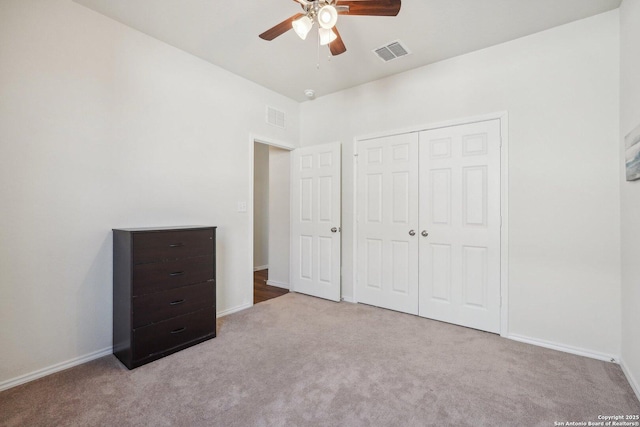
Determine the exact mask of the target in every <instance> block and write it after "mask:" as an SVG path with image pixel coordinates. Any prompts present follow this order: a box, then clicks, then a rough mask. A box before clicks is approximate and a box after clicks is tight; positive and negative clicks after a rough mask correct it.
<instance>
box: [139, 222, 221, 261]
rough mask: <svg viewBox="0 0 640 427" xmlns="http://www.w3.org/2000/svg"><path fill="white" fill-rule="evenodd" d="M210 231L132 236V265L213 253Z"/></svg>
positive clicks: (179, 231)
mask: <svg viewBox="0 0 640 427" xmlns="http://www.w3.org/2000/svg"><path fill="white" fill-rule="evenodd" d="M213 233H214V231H213V230H212V229H202V230H177V231H159V232H154V233H135V234H134V235H133V263H134V264H142V263H148V262H158V261H165V260H175V259H182V258H191V257H196V256H201V255H208V254H212V253H213Z"/></svg>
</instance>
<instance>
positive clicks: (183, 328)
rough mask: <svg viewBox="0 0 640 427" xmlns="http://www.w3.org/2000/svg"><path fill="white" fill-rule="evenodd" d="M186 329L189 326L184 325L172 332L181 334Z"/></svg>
mask: <svg viewBox="0 0 640 427" xmlns="http://www.w3.org/2000/svg"><path fill="white" fill-rule="evenodd" d="M186 330H187V328H186V327H184V326H183V327H182V328H178V329H174V330H173V331H171V333H172V334H179V333H180V332H184V331H186Z"/></svg>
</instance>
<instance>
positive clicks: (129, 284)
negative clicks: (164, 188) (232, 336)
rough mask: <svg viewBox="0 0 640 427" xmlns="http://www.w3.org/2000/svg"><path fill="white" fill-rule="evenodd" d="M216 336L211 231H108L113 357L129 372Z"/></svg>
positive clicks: (197, 228)
mask: <svg viewBox="0 0 640 427" xmlns="http://www.w3.org/2000/svg"><path fill="white" fill-rule="evenodd" d="M215 336H216V227H200V226H185V227H171V228H130V229H114V230H113V354H114V355H115V356H116V357H117V358H118V359H120V361H121V362H122V363H123V364H124V365H125V366H126V367H127V368H129V369H133V368H136V367H138V366H141V365H144V364H145V363H149V362H151V361H153V360H156V359H160V358H161V357H164V356H166V355H168V354H171V353H175V352H176V351H179V350H182V349H184V348H187V347H190V346H192V345H195V344H198V343H200V342H202V341H205V340H208V339H211V338H214V337H215Z"/></svg>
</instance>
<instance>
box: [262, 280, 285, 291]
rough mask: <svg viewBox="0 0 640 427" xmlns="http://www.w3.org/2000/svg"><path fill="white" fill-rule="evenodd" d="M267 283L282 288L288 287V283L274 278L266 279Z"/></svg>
mask: <svg viewBox="0 0 640 427" xmlns="http://www.w3.org/2000/svg"><path fill="white" fill-rule="evenodd" d="M267 285H269V286H276V287H278V288H283V289H289V284H288V283H283V282H277V281H275V280H267Z"/></svg>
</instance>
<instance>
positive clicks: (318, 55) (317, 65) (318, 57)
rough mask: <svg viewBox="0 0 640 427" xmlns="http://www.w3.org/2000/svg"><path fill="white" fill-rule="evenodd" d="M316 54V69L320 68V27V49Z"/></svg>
mask: <svg viewBox="0 0 640 427" xmlns="http://www.w3.org/2000/svg"><path fill="white" fill-rule="evenodd" d="M317 52H318V53H317V55H316V70H319V69H320V30H319V29H318V49H317Z"/></svg>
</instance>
